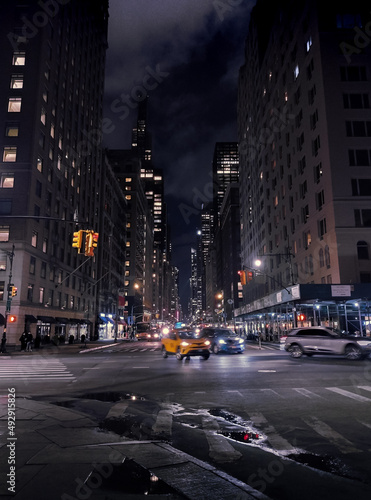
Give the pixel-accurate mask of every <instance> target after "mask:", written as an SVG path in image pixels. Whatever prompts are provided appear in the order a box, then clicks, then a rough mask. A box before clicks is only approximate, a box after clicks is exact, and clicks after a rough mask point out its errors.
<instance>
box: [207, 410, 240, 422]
mask: <svg viewBox="0 0 371 500" xmlns="http://www.w3.org/2000/svg"><path fill="white" fill-rule="evenodd" d="M209 413H210V415H212V416H213V417H220V418H223V419H224V420H226V421H227V422H231V423H234V424H238V425H241V417H238V416H237V415H234V414H233V413H229V411H226V410H222V409H221V408H214V409H211V410H209Z"/></svg>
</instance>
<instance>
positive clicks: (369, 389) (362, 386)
mask: <svg viewBox="0 0 371 500" xmlns="http://www.w3.org/2000/svg"><path fill="white" fill-rule="evenodd" d="M357 387H358V389H362V390H364V391H370V392H371V385H357Z"/></svg>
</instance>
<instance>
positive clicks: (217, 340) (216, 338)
mask: <svg viewBox="0 0 371 500" xmlns="http://www.w3.org/2000/svg"><path fill="white" fill-rule="evenodd" d="M200 337H202V338H204V339H207V340H209V341H210V351H211V352H213V353H214V354H218V353H219V352H226V353H229V354H232V353H234V354H240V353H242V352H244V350H245V341H244V340H243V338H241V337H239V336H238V335H237V334H236V333H235V332H234V331H233V330H230V329H229V328H211V327H207V328H203V329H202V330H201V331H200Z"/></svg>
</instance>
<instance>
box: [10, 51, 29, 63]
mask: <svg viewBox="0 0 371 500" xmlns="http://www.w3.org/2000/svg"><path fill="white" fill-rule="evenodd" d="M25 63H26V53H25V52H14V53H13V61H12V64H13V66H24V65H25Z"/></svg>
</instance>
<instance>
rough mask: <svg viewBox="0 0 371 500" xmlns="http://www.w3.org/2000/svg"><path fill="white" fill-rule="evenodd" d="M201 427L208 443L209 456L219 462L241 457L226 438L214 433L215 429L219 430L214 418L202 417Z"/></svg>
mask: <svg viewBox="0 0 371 500" xmlns="http://www.w3.org/2000/svg"><path fill="white" fill-rule="evenodd" d="M202 427H203V430H204V433H205V436H206V439H207V442H208V443H209V457H210V458H212V459H213V460H215V461H216V462H219V463H225V462H235V461H236V460H238V459H239V458H241V456H242V454H241V453H240V452H239V451H237V450H235V449H234V448H233V446H232V445H231V444H230V443H229V442H228V440H227V438H225V437H224V436H222V435H221V434H216V431H218V430H219V424H218V422H217V421H216V419H215V418H212V417H203V418H202Z"/></svg>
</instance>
